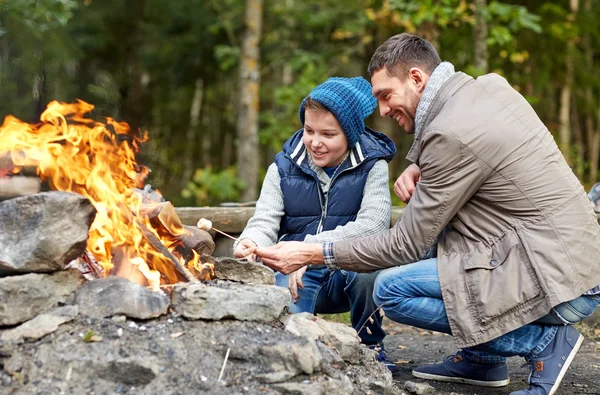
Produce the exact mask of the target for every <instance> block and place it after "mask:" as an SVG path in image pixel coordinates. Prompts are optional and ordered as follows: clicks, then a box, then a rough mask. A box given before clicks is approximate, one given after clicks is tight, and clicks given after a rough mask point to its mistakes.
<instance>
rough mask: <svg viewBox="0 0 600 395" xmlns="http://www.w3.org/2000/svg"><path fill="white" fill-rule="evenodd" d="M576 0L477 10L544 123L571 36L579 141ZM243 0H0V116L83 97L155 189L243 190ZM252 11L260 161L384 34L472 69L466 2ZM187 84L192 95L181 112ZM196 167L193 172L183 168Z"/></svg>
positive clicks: (553, 125)
mask: <svg viewBox="0 0 600 395" xmlns="http://www.w3.org/2000/svg"><path fill="white" fill-rule="evenodd" d="M580 3H581V4H580V10H579V12H578V13H576V14H573V13H572V12H571V10H570V8H569V3H568V2H566V1H561V2H550V1H547V0H536V1H529V2H527V3H523V2H516V1H510V2H509V1H495V0H494V1H488V5H487V7H486V8H485V9H484V15H485V16H486V20H487V23H488V38H487V46H488V51H489V59H488V64H489V69H490V70H491V71H493V72H497V73H499V74H501V75H503V76H504V77H506V78H507V80H508V81H509V82H510V83H511V84H512V85H513V86H514V87H515V88H516V89H518V90H519V91H521V92H522V93H523V94H524V96H525V97H526V98H527V100H528V101H529V102H530V103H531V104H532V105H533V106H534V107H535V109H536V111H537V112H538V114H539V115H540V117H541V118H542V120H543V121H544V122H545V123H546V124H547V125H548V128H549V129H550V130H553V131H555V130H557V129H558V127H557V126H558V123H559V122H558V114H559V113H560V111H559V110H560V104H559V103H560V101H559V98H560V94H561V89H562V85H563V81H564V80H565V70H566V69H567V67H566V65H567V63H566V59H567V56H566V52H567V51H566V46H567V43H569V42H570V43H572V44H573V47H574V48H573V64H574V65H575V86H576V87H577V88H576V89H574V90H573V97H572V103H573V109H572V112H573V114H574V115H573V116H574V117H575V118H577V119H576V120H574V121H573V122H578V123H579V125H581V127H582V129H585V130H583V139H584V146H585V145H586V144H587V139H588V137H587V134H586V132H587V122H588V120H589V119H592V123H593V125H592V126H593V127H594V128H595V129H597V128H598V126H597V125H598V122H599V120H598V117H597V112H598V103H599V102H600V73H597V72H595V71H596V69H597V68H598V67H597V64H598V62H599V61H600V58H599V55H598V51H597V50H596V48H599V46H600V29H598V28H597V22H596V21H597V20H598V16H599V15H600V3H598V2H593V3H592V8H591V10H589V11H586V10H584V9H583V7H584V4H585V2H580ZM140 5H143V7H141V6H140ZM245 5H246V0H185V1H184V0H172V1H164V0H143V1H133V0H132V1H112V2H108V1H95V0H91V1H90V0H0V86H2V90H0V94H1V95H2V96H1V97H0V119H1V118H3V117H4V116H6V115H7V114H13V115H15V116H17V117H19V118H21V119H23V120H25V121H28V122H36V121H37V120H38V118H39V114H40V113H41V111H43V109H44V107H45V105H46V104H47V103H48V102H49V101H51V100H54V99H57V100H63V101H74V100H75V99H77V98H80V99H83V100H86V101H88V102H91V103H92V104H94V105H95V106H96V108H95V111H94V115H95V116H102V115H109V116H112V117H114V118H116V119H118V120H122V121H126V122H129V123H133V124H134V126H135V127H140V128H143V129H147V130H148V132H149V137H150V141H149V142H148V143H147V144H146V145H145V148H144V150H143V152H142V155H141V156H140V157H141V160H142V161H143V162H144V164H146V165H148V166H150V167H151V168H152V169H153V172H152V174H151V178H150V179H149V180H148V182H151V183H152V184H153V185H155V186H156V187H157V188H159V189H160V190H161V191H163V193H164V194H165V196H174V197H175V198H174V199H175V200H176V199H180V198H181V196H182V192H181V191H182V190H184V192H183V196H185V198H181V199H182V201H184V200H183V199H188V200H186V202H194V203H196V204H216V203H218V202H220V201H224V200H237V198H238V196H239V191H240V189H241V188H243V186H242V183H241V182H240V181H239V180H237V179H236V178H235V172H234V171H233V169H234V168H235V158H236V153H235V148H236V144H237V142H236V137H235V136H236V127H237V125H236V119H237V108H238V100H239V97H238V81H239V72H238V65H239V64H240V62H239V61H240V55H241V50H240V45H241V37H242V33H243V31H244V26H243V22H242V21H243V15H244V10H245ZM263 9H264V17H263V26H262V39H261V42H260V62H261V73H260V83H261V84H260V93H259V95H260V111H261V112H260V125H259V131H260V136H259V137H260V143H261V152H257V153H256V155H259V156H260V158H261V161H262V162H263V163H262V165H263V166H262V167H263V168H266V167H267V165H268V164H269V163H271V161H272V160H273V154H274V153H275V152H277V151H279V150H280V149H281V145H282V144H283V142H284V141H285V140H286V139H287V138H288V137H289V136H290V135H291V134H292V133H293V132H294V131H296V130H297V129H298V128H299V127H300V123H299V119H298V106H299V104H300V102H301V100H302V98H303V97H305V96H306V94H308V93H309V92H310V90H311V89H312V88H314V87H315V86H316V85H317V84H319V83H321V82H323V81H324V80H325V79H326V78H328V77H331V76H347V77H350V76H356V75H363V76H365V77H366V75H365V73H366V66H367V64H368V61H369V58H370V56H371V54H372V53H373V51H374V50H375V48H377V46H378V45H379V44H380V43H381V42H383V40H385V39H386V38H387V37H389V36H391V35H393V34H397V33H401V32H409V33H414V34H419V35H421V36H424V37H426V38H428V39H431V40H433V41H435V44H436V46H437V48H438V50H439V51H440V55H441V56H442V58H443V59H445V60H449V61H451V62H452V63H454V64H455V66H456V68H457V70H463V71H466V72H468V73H470V74H472V75H475V76H478V75H481V74H482V73H483V72H484V71H483V70H477V69H475V68H474V66H473V58H474V55H473V27H474V24H475V9H474V4H473V1H470V0H426V1H420V2H416V1H409V0H358V1H354V2H341V1H335V0H305V1H297V0H296V1H279V0H264V5H263ZM586 39H589V41H588V42H587V44H586ZM586 45H587V46H589V47H590V48H592V50H591V51H588V50H586V48H587V47H586ZM197 86H200V87H201V89H200V104H201V106H200V109H199V112H197V113H196V114H192V112H193V106H192V103H193V102H194V99H195V98H196V99H198V97H197V94H198V90H197V89H196V87H197ZM575 110H577V111H575ZM397 142H399V141H397ZM399 146H400V145H399ZM405 148H406V147H404V146H403V147H402V149H401V151H402V150H403V149H405ZM584 148H586V147H584ZM580 151H581V150H578V151H576V152H573V154H574V155H573V156H577V160H576V161H575V162H574V166H575V167H576V168H577V169H579V170H580V171H584V172H589V171H590V161H589V158H588V156H587V155H588V154H587V151H585V152H580ZM575 154H576V155H575ZM403 156H404V152H398V157H399V158H401V157H403ZM197 168H201V169H204V170H200V171H198V172H196V173H194V171H195V169H197ZM392 197H393V199H394V204H399V203H400V202H399V201H398V200H397V198H396V197H395V195H392Z"/></svg>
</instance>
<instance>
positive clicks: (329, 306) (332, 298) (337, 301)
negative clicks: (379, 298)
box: [275, 268, 385, 345]
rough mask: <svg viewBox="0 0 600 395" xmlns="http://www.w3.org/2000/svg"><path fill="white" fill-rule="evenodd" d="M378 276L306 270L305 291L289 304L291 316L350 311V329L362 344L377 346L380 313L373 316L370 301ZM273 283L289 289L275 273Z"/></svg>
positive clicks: (284, 279)
mask: <svg viewBox="0 0 600 395" xmlns="http://www.w3.org/2000/svg"><path fill="white" fill-rule="evenodd" d="M378 273H379V272H374V273H355V272H347V271H345V270H336V271H333V272H332V271H330V270H329V269H327V268H309V269H308V270H307V271H306V273H304V276H303V277H302V283H303V284H304V288H298V295H299V298H298V301H297V302H296V303H294V302H293V301H292V302H291V303H290V312H292V313H300V312H308V313H312V314H337V313H345V312H347V311H349V312H350V321H351V323H352V327H353V328H354V329H355V330H356V331H357V332H359V333H358V336H359V337H360V338H361V340H362V342H363V343H364V344H366V345H373V344H378V343H380V342H381V341H382V340H383V338H384V337H385V332H384V331H383V329H382V328H381V316H380V314H379V312H376V313H374V312H375V310H376V309H377V306H376V305H375V302H374V301H373V285H374V283H375V278H376V277H377V274H378ZM275 283H276V284H277V285H279V286H280V287H285V288H288V276H287V275H284V274H281V273H275ZM373 313H374V314H373ZM369 317H370V318H371V319H369ZM369 332H370V333H369Z"/></svg>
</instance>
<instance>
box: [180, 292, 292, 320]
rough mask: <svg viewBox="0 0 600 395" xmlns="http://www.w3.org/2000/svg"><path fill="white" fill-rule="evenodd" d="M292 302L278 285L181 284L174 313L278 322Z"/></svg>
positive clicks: (218, 318) (193, 316)
mask: <svg viewBox="0 0 600 395" xmlns="http://www.w3.org/2000/svg"><path fill="white" fill-rule="evenodd" d="M289 303H290V293H289V291H288V290H287V289H286V288H282V287H277V286H275V285H247V284H236V283H218V284H215V285H205V284H202V283H195V284H177V285H175V286H174V287H173V294H172V307H173V310H175V311H176V312H177V313H178V314H180V315H182V316H184V317H186V318H189V319H194V320H197V319H201V320H221V319H236V320H240V321H263V322H268V321H272V320H274V319H277V318H278V317H279V316H280V315H281V313H282V312H283V310H284V309H285V308H286V307H287V306H288V305H289Z"/></svg>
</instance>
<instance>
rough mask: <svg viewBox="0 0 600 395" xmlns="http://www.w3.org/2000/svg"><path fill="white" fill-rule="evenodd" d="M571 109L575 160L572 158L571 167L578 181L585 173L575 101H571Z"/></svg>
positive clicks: (580, 131)
mask: <svg viewBox="0 0 600 395" xmlns="http://www.w3.org/2000/svg"><path fill="white" fill-rule="evenodd" d="M571 109H572V113H571V119H572V121H571V125H572V129H573V137H575V158H573V167H574V171H575V174H576V175H577V177H578V178H579V179H580V180H583V175H584V172H585V145H584V142H583V132H582V130H581V124H580V123H579V111H578V108H577V101H576V100H574V101H573V105H572V106H571Z"/></svg>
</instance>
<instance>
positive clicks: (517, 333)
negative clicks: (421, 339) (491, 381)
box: [373, 258, 600, 363]
mask: <svg viewBox="0 0 600 395" xmlns="http://www.w3.org/2000/svg"><path fill="white" fill-rule="evenodd" d="M373 297H374V299H375V303H376V304H377V305H378V306H383V310H384V311H385V315H386V316H387V317H388V318H390V319H391V320H394V321H396V322H400V323H402V324H406V325H411V326H416V327H419V328H423V329H429V330H434V331H438V332H443V333H448V334H452V333H451V331H450V325H449V324H448V317H447V316H446V308H445V307H444V301H443V300H442V291H441V288H440V282H439V277H438V270H437V259H436V258H433V259H427V260H423V261H419V262H416V263H412V264H410V265H404V266H398V267H394V268H391V269H386V270H383V271H382V272H381V273H380V274H379V276H378V277H377V280H376V281H375V291H374V293H373ZM599 303H600V295H594V296H585V295H583V296H580V297H579V298H577V299H574V300H571V301H569V302H565V303H561V304H560V305H558V306H556V307H554V308H553V309H552V311H550V313H549V314H547V315H546V316H544V317H542V318H540V319H539V320H537V321H535V322H533V323H531V324H527V325H525V326H522V327H520V328H518V329H515V330H513V331H512V332H509V333H506V334H504V335H502V336H500V337H498V338H496V339H493V340H491V341H489V342H487V343H483V344H479V345H477V346H475V347H469V348H466V349H464V350H463V351H464V352H465V355H466V357H467V358H468V359H470V360H472V361H474V362H480V363H493V362H502V361H504V359H505V357H510V356H514V355H520V356H522V357H525V359H526V360H528V361H529V360H531V359H532V358H534V357H535V356H536V355H537V354H539V353H540V352H542V351H543V350H544V349H545V348H546V346H547V345H548V344H549V343H550V342H551V341H552V340H553V339H554V335H555V334H556V331H557V329H558V325H567V324H574V323H576V322H579V321H580V320H581V319H583V318H585V317H588V316H590V315H592V313H593V312H594V310H595V309H596V307H598V304H599Z"/></svg>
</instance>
